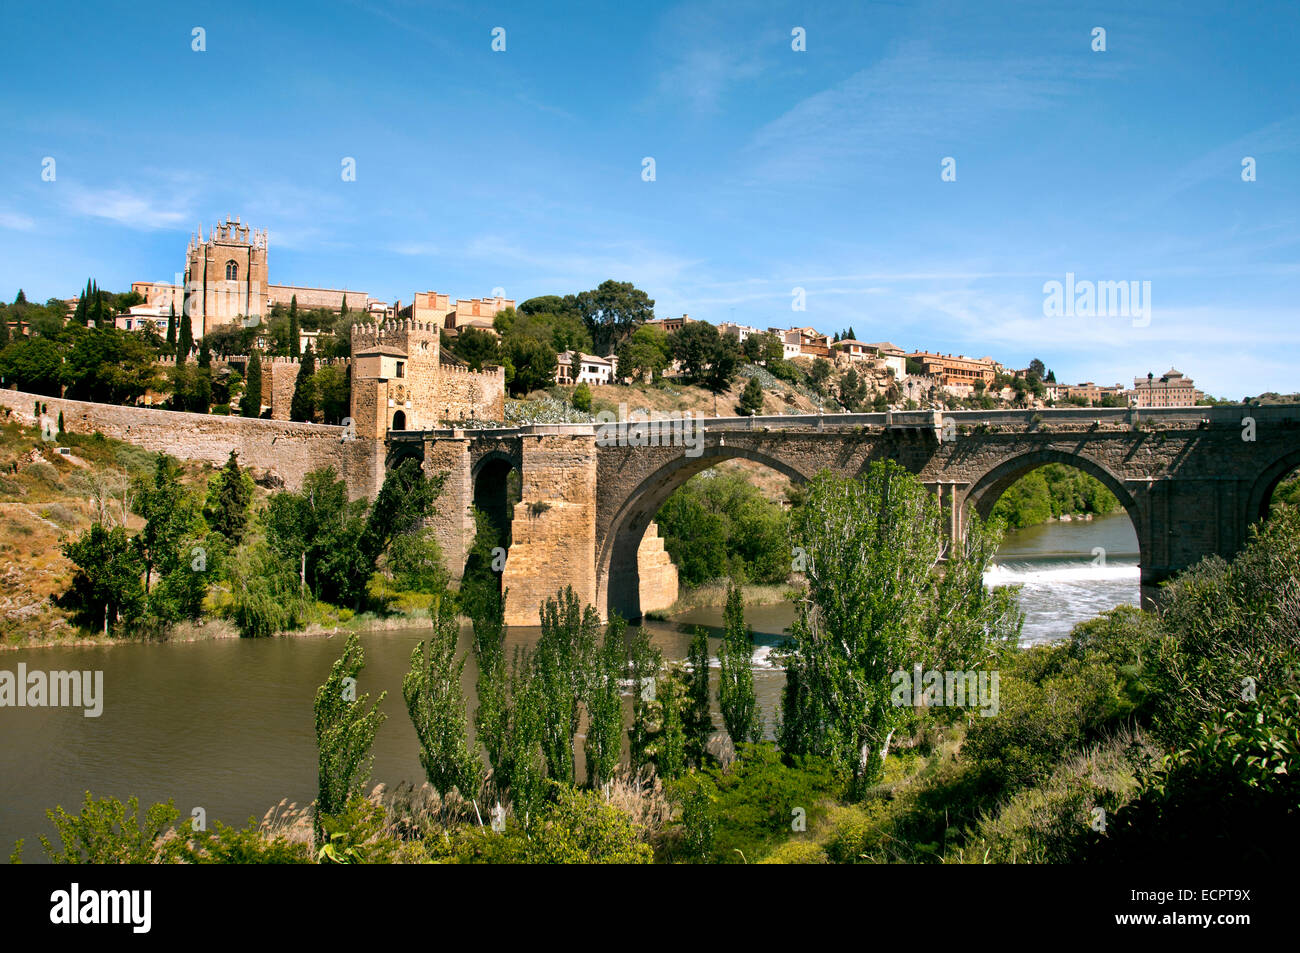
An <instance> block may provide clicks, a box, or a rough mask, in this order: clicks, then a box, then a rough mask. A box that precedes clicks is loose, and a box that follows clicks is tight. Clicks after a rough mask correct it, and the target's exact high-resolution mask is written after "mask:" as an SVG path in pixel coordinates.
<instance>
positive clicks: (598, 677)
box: [583, 615, 627, 788]
mask: <svg viewBox="0 0 1300 953" xmlns="http://www.w3.org/2000/svg"><path fill="white" fill-rule="evenodd" d="M626 629H627V624H626V623H625V622H624V621H623V620H622V619H620V618H619V617H618V616H616V615H615V616H612V617H611V618H610V620H609V625H608V626H606V628H605V640H604V642H603V643H602V644H601V647H600V650H599V653H598V654H597V657H596V659H595V664H594V666H593V671H592V676H591V679H590V683H589V684H588V686H587V699H586V703H587V738H586V741H585V742H584V745H583V750H584V754H585V755H586V758H587V782H588V783H589V784H590V785H591V786H592V787H595V788H599V787H601V786H602V785H604V784H606V783H608V782H610V781H612V780H613V778H614V775H615V773H616V772H617V771H618V762H619V757H620V755H621V754H622V744H623V698H622V695H621V693H620V686H619V681H620V679H622V677H623V668H624V664H625V663H626V661H627V648H626V643H625V631H626Z"/></svg>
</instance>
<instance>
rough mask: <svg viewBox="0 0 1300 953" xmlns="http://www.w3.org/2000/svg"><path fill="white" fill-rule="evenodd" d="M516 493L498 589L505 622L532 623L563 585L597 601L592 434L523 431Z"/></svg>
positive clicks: (589, 600) (588, 601) (587, 601)
mask: <svg viewBox="0 0 1300 953" xmlns="http://www.w3.org/2000/svg"><path fill="white" fill-rule="evenodd" d="M520 439H521V441H522V447H521V461H522V465H521V473H520V489H521V497H522V498H521V500H520V502H519V503H517V504H516V505H515V512H514V520H513V521H512V523H511V533H512V542H511V545H510V552H509V555H508V556H507V558H506V567H505V572H504V574H503V578H502V588H503V589H505V591H506V605H505V621H506V624H507V625H526V626H530V625H537V624H538V622H539V616H538V610H539V608H540V606H541V605H542V604H543V603H544V602H545V601H546V600H547V599H548V598H551V597H554V595H555V594H556V592H558V591H559V590H561V589H563V588H564V587H565V586H572V587H573V591H574V593H575V594H576V595H577V597H578V599H579V600H580V601H581V602H583V603H584V604H589V605H596V604H597V596H596V572H595V566H596V439H595V437H594V436H591V435H586V434H580V435H569V434H547V435H542V434H536V435H533V434H529V435H525V436H523V437H521V438H520Z"/></svg>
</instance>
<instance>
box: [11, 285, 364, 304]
mask: <svg viewBox="0 0 1300 953" xmlns="http://www.w3.org/2000/svg"><path fill="white" fill-rule="evenodd" d="M343 300H344V301H346V300H347V299H346V298H344V299H343ZM26 303H27V295H25V294H23V289H22V288H19V289H18V297H17V298H14V304H26Z"/></svg>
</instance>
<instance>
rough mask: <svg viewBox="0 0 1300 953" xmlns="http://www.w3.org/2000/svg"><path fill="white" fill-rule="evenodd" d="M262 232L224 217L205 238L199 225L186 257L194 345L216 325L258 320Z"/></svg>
mask: <svg viewBox="0 0 1300 953" xmlns="http://www.w3.org/2000/svg"><path fill="white" fill-rule="evenodd" d="M266 255H267V237H266V231H265V229H262V230H257V229H253V230H251V232H250V229H249V227H248V226H247V225H242V224H240V221H239V218H238V217H235V218H231V217H230V216H226V220H225V222H224V223H218V224H217V225H216V226H215V227H213V229H212V231H211V232H210V233H209V234H208V237H207V238H206V239H205V238H204V237H203V226H202V225H200V226H199V230H198V232H197V233H195V234H194V235H192V236H191V237H190V244H189V247H188V248H187V249H186V252H185V292H186V293H187V294H188V296H189V306H190V324H191V326H192V328H193V333H194V338H195V340H197V339H198V338H200V337H202V336H203V335H204V334H206V333H207V332H208V331H210V330H212V329H213V328H214V327H216V326H217V325H219V324H233V323H235V322H237V321H239V320H240V319H241V318H251V317H253V316H257V317H259V318H260V317H261V316H262V314H263V313H265V311H266V302H267V294H268V291H267V288H268V284H269V282H268V277H267V275H268V271H267V260H266Z"/></svg>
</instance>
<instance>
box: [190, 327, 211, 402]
mask: <svg viewBox="0 0 1300 953" xmlns="http://www.w3.org/2000/svg"><path fill="white" fill-rule="evenodd" d="M211 408H212V352H211V351H210V350H209V349H208V344H207V341H206V340H205V341H201V342H199V368H198V373H197V374H196V375H195V380H194V401H193V403H192V404H191V405H190V410H192V411H193V412H194V413H196V414H206V413H207V412H208V411H209V410H210V409H211Z"/></svg>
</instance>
